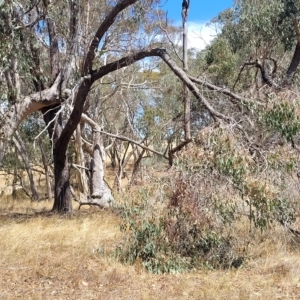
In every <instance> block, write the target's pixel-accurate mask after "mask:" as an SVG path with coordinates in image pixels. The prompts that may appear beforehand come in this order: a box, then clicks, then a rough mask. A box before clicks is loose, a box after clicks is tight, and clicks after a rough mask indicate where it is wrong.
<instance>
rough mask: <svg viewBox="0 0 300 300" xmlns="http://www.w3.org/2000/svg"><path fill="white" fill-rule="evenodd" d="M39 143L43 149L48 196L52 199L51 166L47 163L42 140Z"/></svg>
mask: <svg viewBox="0 0 300 300" xmlns="http://www.w3.org/2000/svg"><path fill="white" fill-rule="evenodd" d="M39 145H40V149H41V155H42V161H43V166H44V170H45V176H46V187H47V197H48V200H50V199H52V197H53V195H52V188H51V179H50V175H49V166H48V163H47V159H46V154H45V150H44V147H43V144H42V141H41V140H40V141H39Z"/></svg>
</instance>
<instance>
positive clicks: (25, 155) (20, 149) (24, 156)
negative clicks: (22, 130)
mask: <svg viewBox="0 0 300 300" xmlns="http://www.w3.org/2000/svg"><path fill="white" fill-rule="evenodd" d="M13 142H14V144H15V145H16V147H17V149H18V152H19V154H20V155H21V157H22V160H23V163H24V165H25V169H26V172H27V175H28V179H29V182H30V189H31V194H32V196H31V198H32V199H33V200H36V201H37V200H39V193H38V191H37V188H36V185H35V182H34V179H33V173H32V169H31V166H30V163H29V159H28V153H27V150H26V148H25V145H24V142H23V140H22V139H21V137H20V135H19V133H18V132H17V131H16V134H15V137H13Z"/></svg>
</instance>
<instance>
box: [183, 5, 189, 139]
mask: <svg viewBox="0 0 300 300" xmlns="http://www.w3.org/2000/svg"><path fill="white" fill-rule="evenodd" d="M189 5H190V1H189V0H188V1H183V3H182V29H183V33H182V42H183V47H182V49H183V50H182V51H183V70H184V71H185V72H186V73H187V72H188V62H187V56H188V55H187V54H188V53H187V42H188V38H187V35H188V28H187V26H186V21H187V17H188V11H189ZM183 95H184V98H183V103H184V133H185V139H186V140H189V139H190V138H191V97H190V93H189V89H188V87H187V86H186V84H185V83H183Z"/></svg>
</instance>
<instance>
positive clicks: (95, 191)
mask: <svg viewBox="0 0 300 300" xmlns="http://www.w3.org/2000/svg"><path fill="white" fill-rule="evenodd" d="M97 129H98V130H97V131H94V151H93V159H92V161H91V181H92V182H91V188H92V190H91V194H92V196H91V198H92V202H94V203H97V205H99V206H101V207H109V206H110V205H111V204H112V203H113V202H114V198H113V196H112V194H111V190H110V189H109V188H108V186H107V185H106V183H105V181H104V163H105V152H104V148H103V146H102V139H101V133H100V130H99V129H100V128H97Z"/></svg>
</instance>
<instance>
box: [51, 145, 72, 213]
mask: <svg viewBox="0 0 300 300" xmlns="http://www.w3.org/2000/svg"><path fill="white" fill-rule="evenodd" d="M53 152H54V153H53V158H54V178H55V185H54V205H53V208H52V210H53V211H56V212H58V213H69V212H72V209H73V208H72V199H71V189H70V174H69V165H68V160H67V156H66V154H65V153H60V152H57V151H56V149H54V151H53Z"/></svg>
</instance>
